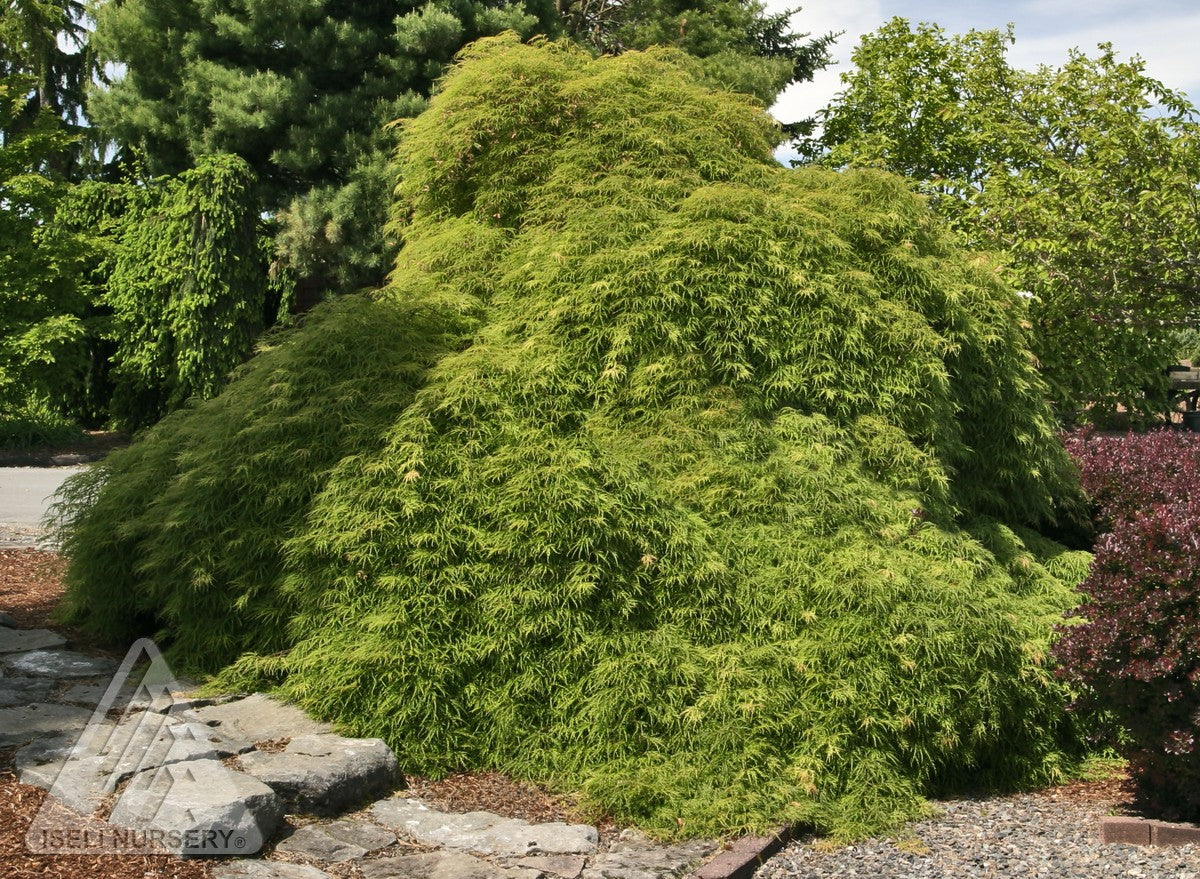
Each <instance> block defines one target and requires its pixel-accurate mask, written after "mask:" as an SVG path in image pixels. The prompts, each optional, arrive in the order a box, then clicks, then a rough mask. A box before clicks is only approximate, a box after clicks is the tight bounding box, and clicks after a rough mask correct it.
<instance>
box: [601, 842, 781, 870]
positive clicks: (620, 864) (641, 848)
mask: <svg viewBox="0 0 1200 879" xmlns="http://www.w3.org/2000/svg"><path fill="white" fill-rule="evenodd" d="M716 849H717V844H716V843H715V842H711V841H709V840H693V841H691V842H686V843H680V844H679V845H656V844H655V843H653V842H651V841H650V840H648V839H646V838H645V837H641V835H640V834H638V835H637V836H635V837H633V838H630V837H629V836H626V835H624V834H623V835H622V839H621V840H620V841H618V842H616V843H614V844H613V846H612V848H610V849H609V851H607V852H604V853H602V854H598V855H596V856H595V857H593V858H590V859H589V860H588V864H587V868H586V869H585V870H584V871H583V872H582V874H581V875H580V879H611V877H614V876H620V877H621V879H677V877H681V876H685V875H687V874H688V871H689V870H691V869H692V868H694V867H698V866H700V865H701V864H702V863H703V862H704V859H705V858H707V857H708V856H709V855H711V854H712V853H713V852H714V851H716ZM757 855H758V853H757V852H755V853H754V856H755V857H756V858H757Z"/></svg>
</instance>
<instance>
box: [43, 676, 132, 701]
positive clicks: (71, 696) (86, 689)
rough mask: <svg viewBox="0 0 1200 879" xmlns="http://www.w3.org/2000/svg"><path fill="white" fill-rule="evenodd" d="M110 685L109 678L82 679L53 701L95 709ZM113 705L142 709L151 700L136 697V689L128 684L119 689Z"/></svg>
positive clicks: (110, 680) (110, 679)
mask: <svg viewBox="0 0 1200 879" xmlns="http://www.w3.org/2000/svg"><path fill="white" fill-rule="evenodd" d="M111 683H112V678H111V677H98V678H95V679H94V680H88V679H86V678H84V679H81V680H79V681H77V682H75V683H73V684H71V685H70V686H69V687H67V688H66V689H65V690H63V692H61V693H59V694H58V695H57V696H55V697H54V700H55V701H56V702H63V703H66V704H67V705H86V706H87V707H88V708H95V707H96V706H97V705H99V704H100V700H101V699H103V698H104V696H105V695H106V694H107V693H108V687H109V685H110V684H111ZM113 704H114V706H117V707H129V708H132V709H143V708H148V707H150V704H151V700H150V699H149V698H148V697H145V696H138V694H137V687H136V686H135V685H132V684H128V685H126V686H123V687H122V688H121V690H120V691H119V693H118V695H117V698H116V700H115V701H114V702H113Z"/></svg>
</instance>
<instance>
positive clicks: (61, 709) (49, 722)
mask: <svg viewBox="0 0 1200 879" xmlns="http://www.w3.org/2000/svg"><path fill="white" fill-rule="evenodd" d="M91 716H92V712H90V711H88V710H87V709H86V708H78V707H76V706H74V705H52V704H43V703H40V702H39V703H35V704H33V705H22V706H20V707H14V708H0V747H6V746H9V745H24V744H27V743H28V742H32V741H33V740H34V739H37V738H41V737H42V736H46V735H53V734H55V733H60V732H62V731H64V730H82V729H83V728H84V726H86V725H87V722H88V720H90V719H91Z"/></svg>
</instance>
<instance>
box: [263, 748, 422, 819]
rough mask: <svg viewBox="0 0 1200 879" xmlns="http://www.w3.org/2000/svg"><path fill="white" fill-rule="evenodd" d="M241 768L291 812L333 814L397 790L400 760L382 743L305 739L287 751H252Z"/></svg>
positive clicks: (285, 749) (286, 749)
mask: <svg viewBox="0 0 1200 879" xmlns="http://www.w3.org/2000/svg"><path fill="white" fill-rule="evenodd" d="M241 763H242V769H243V770H244V771H246V772H248V773H249V774H250V775H253V776H254V777H255V778H257V779H259V780H260V781H262V782H264V783H265V784H267V785H268V786H269V787H270V788H271V789H272V790H274V791H275V792H276V793H277V794H279V796H280V797H282V798H283V801H284V802H285V803H287V805H288V807H289V808H292V809H295V810H297V811H300V812H305V813H314V814H322V815H328V814H333V813H335V812H339V811H342V810H344V809H345V808H346V807H347V806H351V805H356V804H358V803H361V802H363V801H364V800H366V799H369V798H372V797H378V796H382V795H383V794H386V793H390V792H391V791H394V790H395V789H396V785H397V783H398V781H399V771H398V766H397V763H396V757H395V755H394V754H393V753H392V750H391V748H389V747H388V746H387V745H386V744H384V742H383V741H382V740H381V739H346V738H342V737H341V736H335V735H328V734H325V735H303V736H299V737H297V738H294V739H292V740H291V741H290V742H289V743H288V745H287V747H286V748H284V750H283V751H281V752H277V753H268V752H265V751H253V752H251V753H249V754H246V755H244V756H243V757H242V758H241Z"/></svg>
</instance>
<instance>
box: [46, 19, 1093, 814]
mask: <svg viewBox="0 0 1200 879" xmlns="http://www.w3.org/2000/svg"><path fill="white" fill-rule="evenodd" d="M461 57H462V60H461V63H460V64H459V65H458V66H457V67H456V68H455V69H454V71H453V72H452V73H451V74H450V75H449V76H448V77H447V78H446V80H445V81H444V83H443V84H442V87H441V89H440V90H439V92H438V94H437V95H436V96H435V97H434V98H433V99H432V101H431V103H430V106H429V108H428V109H427V110H426V111H425V112H424V113H423V114H422V115H421V116H419V117H418V118H417V119H415V120H413V121H412V122H410V123H409V124H407V125H406V126H405V129H404V132H403V136H402V142H401V146H400V148H399V150H398V151H397V154H396V159H395V161H396V162H397V164H398V165H399V167H398V169H397V170H398V175H397V176H398V177H399V179H401V180H402V184H401V187H400V189H399V190H398V191H397V194H396V200H395V202H394V205H393V208H392V222H393V225H394V230H395V232H396V234H402V235H403V236H404V240H405V246H404V247H403V248H402V249H401V250H400V252H399V253H398V254H397V257H396V261H395V265H394V268H393V271H392V273H391V276H390V282H389V285H388V287H387V288H385V289H383V290H380V291H378V292H377V293H375V294H374V295H372V296H343V297H338V298H336V299H334V300H333V301H332V302H329V303H325V304H323V305H322V306H321V307H320V308H318V309H317V310H315V311H314V312H313V313H311V314H309V315H308V316H307V317H306V319H305V320H304V322H303V323H302V325H301V327H300V328H299V329H298V330H297V331H296V332H294V333H291V334H288V335H282V336H280V337H278V338H275V339H273V340H272V346H271V348H270V350H267V351H264V352H263V353H262V354H260V355H259V356H257V357H255V358H253V359H252V360H251V361H250V362H249V363H248V364H247V365H246V366H245V367H244V368H243V369H242V370H241V371H240V373H239V377H238V378H237V379H235V380H234V381H232V382H231V383H230V384H229V385H228V386H227V387H226V388H225V390H224V391H223V392H222V393H221V394H219V395H218V396H217V397H216V398H214V399H212V400H208V401H206V402H204V403H201V404H199V405H196V406H193V407H188V408H185V409H183V410H181V411H178V412H175V413H172V414H171V415H169V416H168V417H167V418H165V419H163V420H162V421H161V422H159V423H158V424H156V425H155V426H154V427H153V428H151V429H150V430H149V431H147V432H146V434H145V435H144V437H143V438H142V439H141V440H139V441H138V442H136V443H134V445H132V446H131V447H130V448H129V449H126V450H123V451H121V452H118V453H116V454H114V455H112V456H110V457H108V458H107V459H105V461H104V462H102V463H101V465H100V466H98V467H97V468H94V469H91V470H89V471H88V472H87V473H86V474H83V475H81V477H80V478H79V479H77V480H76V481H74V482H73V483H71V485H70V486H69V487H68V488H67V494H66V498H65V503H64V504H63V506H62V508H61V511H60V512H61V514H62V524H63V526H64V527H63V530H62V537H63V541H64V542H63V546H64V551H65V553H66V554H67V556H68V557H69V558H70V560H71V567H70V573H69V575H68V578H69V590H70V599H69V603H70V606H71V610H72V613H73V618H74V620H75V621H76V622H78V623H80V624H81V625H84V626H86V627H88V628H89V629H91V630H92V631H94V632H96V633H98V634H102V635H105V636H108V637H113V638H116V639H118V640H124V639H126V638H128V637H129V636H131V635H134V634H137V633H139V632H140V631H143V630H146V629H149V630H151V631H157V632H161V633H164V636H165V637H166V638H168V639H169V640H170V643H171V647H170V649H171V653H172V656H173V658H174V659H175V660H177V661H179V662H180V663H181V667H185V668H187V667H192V668H196V669H202V670H205V671H209V672H220V673H221V682H222V684H223V685H225V686H228V687H230V688H231V689H235V690H242V689H245V688H259V687H270V686H276V687H280V688H281V693H282V695H283V696H284V697H285V698H290V699H293V700H295V701H296V702H298V703H299V704H301V705H303V706H304V707H305V708H306V709H307V710H309V711H311V712H312V713H313V714H314V715H315V716H320V717H322V718H325V719H329V720H332V721H336V722H337V723H339V724H341V725H342V726H344V727H345V728H346V729H348V730H352V731H354V732H355V733H356V734H361V735H372V736H375V735H378V736H382V737H384V738H386V739H387V740H388V742H389V744H391V745H392V746H393V747H394V748H395V749H396V752H397V756H398V757H399V759H400V760H401V762H402V763H403V764H404V765H405V767H406V768H407V769H409V770H410V771H413V772H420V773H423V774H440V773H446V772H453V771H459V770H462V769H463V768H471V769H478V770H483V769H502V770H504V771H506V772H509V773H511V774H513V775H514V776H516V777H519V778H525V779H532V780H535V781H539V782H543V783H552V784H555V785H557V786H559V787H561V788H563V789H566V790H570V791H577V792H581V794H582V796H583V799H584V801H585V802H586V804H587V806H589V807H590V808H592V809H594V810H595V811H596V812H598V813H602V814H603V813H607V814H611V815H615V816H617V817H618V818H619V819H620V820H622V821H631V822H637V823H639V824H642V825H644V826H646V827H648V828H650V829H652V830H654V831H656V832H658V833H662V834H679V835H689V836H702V835H706V834H710V833H713V834H720V833H737V832H740V831H744V830H748V829H756V830H760V831H761V830H765V829H767V828H769V827H772V826H775V827H777V826H778V825H779V824H780V823H785V822H787V823H790V822H799V821H803V822H806V823H810V824H814V825H816V826H818V827H821V828H824V829H827V830H829V831H831V832H835V833H838V834H841V835H843V836H848V835H854V834H861V833H864V832H868V831H878V830H880V829H881V828H883V827H887V826H891V825H893V824H894V823H896V822H897V821H899V820H903V819H906V818H909V817H912V816H914V815H916V814H919V813H920V811H921V810H922V808H923V805H922V799H921V798H922V796H923V795H925V794H929V793H932V792H934V791H944V790H946V789H952V788H954V787H961V786H963V785H969V786H971V787H972V788H975V787H977V786H979V785H981V784H986V783H988V782H996V783H1000V784H1006V785H1013V784H1031V783H1035V782H1037V781H1047V780H1050V779H1054V778H1061V777H1062V776H1063V774H1064V773H1066V772H1068V771H1069V770H1070V768H1071V766H1072V765H1073V762H1074V761H1075V760H1076V759H1077V758H1078V757H1079V756H1080V755H1081V752H1082V750H1083V747H1082V746H1083V739H1082V735H1081V734H1082V733H1083V732H1084V728H1083V725H1082V721H1081V720H1080V719H1079V718H1078V716H1075V715H1070V714H1068V713H1067V712H1066V711H1065V710H1064V708H1065V704H1066V701H1067V699H1068V698H1069V694H1068V693H1067V692H1066V690H1065V688H1064V687H1063V686H1062V685H1061V684H1060V683H1058V682H1057V681H1055V679H1054V677H1053V675H1052V674H1051V673H1050V670H1049V669H1048V668H1046V667H1045V666H1044V664H1043V663H1042V659H1041V657H1042V656H1043V655H1044V653H1045V650H1046V648H1047V645H1048V640H1049V636H1050V632H1051V626H1052V625H1053V623H1054V622H1055V621H1058V620H1061V618H1062V617H1061V614H1062V612H1063V611H1065V610H1066V609H1067V608H1070V607H1073V606H1074V605H1075V604H1076V602H1077V596H1076V594H1075V592H1074V589H1073V587H1074V585H1075V584H1076V583H1078V582H1079V580H1080V579H1082V576H1083V572H1084V570H1085V569H1086V565H1087V561H1088V556H1087V555H1086V554H1085V553H1071V552H1068V551H1066V550H1065V548H1064V547H1062V546H1060V545H1058V544H1055V543H1053V542H1051V541H1049V540H1047V539H1046V538H1045V537H1043V536H1040V535H1039V534H1038V533H1037V531H1036V530H1035V529H1039V528H1049V527H1051V526H1052V523H1055V522H1057V523H1058V524H1060V525H1063V524H1065V523H1066V522H1068V521H1069V520H1071V519H1072V518H1073V516H1074V515H1077V514H1078V512H1079V510H1080V507H1081V506H1082V497H1081V496H1080V493H1079V491H1078V485H1077V482H1076V479H1075V476H1074V472H1073V470H1072V468H1071V465H1070V462H1069V460H1068V459H1067V458H1066V453H1065V451H1064V449H1063V447H1062V443H1061V442H1060V441H1059V439H1058V435H1057V431H1056V429H1055V425H1054V421H1053V417H1052V415H1051V412H1050V409H1049V407H1048V406H1047V405H1046V401H1045V398H1044V388H1043V386H1042V383H1041V381H1040V380H1039V379H1038V376H1037V373H1036V371H1035V370H1034V369H1033V367H1032V365H1031V363H1030V357H1029V351H1028V348H1027V347H1026V344H1025V340H1024V337H1023V335H1022V333H1021V331H1020V328H1019V326H1018V323H1017V320H1018V314H1019V309H1018V307H1017V304H1016V302H1017V299H1016V296H1015V294H1014V293H1013V291H1012V290H1010V289H1009V288H1007V287H1005V286H1004V284H1003V283H1001V282H1000V281H999V280H998V279H997V277H996V275H995V273H994V272H993V271H992V270H991V268H990V266H989V265H988V264H987V263H985V262H982V261H980V260H977V259H975V258H974V257H973V255H972V254H970V253H967V252H965V251H964V250H963V249H962V248H960V247H959V246H958V245H957V243H956V242H955V241H954V239H953V238H952V237H951V236H950V234H949V233H948V232H947V231H946V229H945V227H944V224H943V223H941V222H940V221H939V220H938V219H937V218H936V217H935V216H933V214H932V213H931V212H930V211H929V210H928V209H927V207H926V206H925V204H924V203H923V202H922V200H921V199H919V198H917V197H915V196H914V195H913V194H912V193H911V192H910V191H909V188H908V185H907V184H906V183H905V182H904V181H903V180H901V179H900V178H898V177H895V176H894V175H890V174H886V173H882V172H878V171H869V170H853V171H849V172H846V173H833V172H830V171H828V170H825V169H815V168H810V169H801V170H792V169H787V168H783V167H781V166H780V165H779V164H778V163H777V162H775V161H774V159H773V157H772V149H773V147H774V145H775V139H776V138H777V136H778V128H777V127H776V125H775V123H774V122H773V121H772V120H771V119H770V117H769V116H767V114H766V113H765V112H763V110H762V109H761V107H759V106H758V105H757V102H755V101H753V100H752V99H751V98H749V97H747V96H744V95H738V94H734V93H732V92H730V91H727V90H718V89H713V88H711V87H710V86H711V83H710V81H709V77H708V75H707V73H706V72H705V70H704V68H703V65H702V63H701V62H698V61H697V60H696V59H694V58H690V57H688V56H687V55H685V54H683V53H681V52H677V51H674V50H668V49H661V48H660V49H655V50H651V51H647V52H625V53H622V54H621V55H618V56H615V57H612V56H602V57H594V56H593V54H592V53H590V52H587V51H585V50H583V49H581V48H580V47H578V46H576V45H572V44H570V43H567V42H565V41H564V42H548V41H538V42H535V43H533V44H522V43H521V42H520V41H519V39H518V38H517V37H516V36H515V35H512V34H509V35H505V36H502V37H497V38H490V39H486V40H481V41H478V42H476V43H474V44H473V45H472V46H471V47H469V48H468V49H467V50H466V51H465V53H464V54H463V56H461ZM231 461H236V462H238V466H234V467H231V466H230V462H231Z"/></svg>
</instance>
